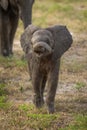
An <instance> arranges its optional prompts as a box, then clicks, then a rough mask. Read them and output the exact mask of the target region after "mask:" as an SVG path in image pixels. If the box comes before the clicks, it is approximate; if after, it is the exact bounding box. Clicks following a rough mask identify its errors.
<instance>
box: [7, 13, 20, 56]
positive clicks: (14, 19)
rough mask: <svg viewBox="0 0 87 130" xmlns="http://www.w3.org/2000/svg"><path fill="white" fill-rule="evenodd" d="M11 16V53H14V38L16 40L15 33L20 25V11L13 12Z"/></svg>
mask: <svg viewBox="0 0 87 130" xmlns="http://www.w3.org/2000/svg"><path fill="white" fill-rule="evenodd" d="M9 18H10V26H11V29H10V35H9V37H10V40H9V42H10V44H9V53H10V54H11V55H12V54H13V40H14V37H15V33H16V30H17V26H18V20H19V14H18V13H17V14H14V12H11V14H10V16H9Z"/></svg>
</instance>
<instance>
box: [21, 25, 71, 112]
mask: <svg viewBox="0 0 87 130" xmlns="http://www.w3.org/2000/svg"><path fill="white" fill-rule="evenodd" d="M71 44H72V36H71V34H70V33H69V31H68V29H67V28H66V27H65V26H58V25H56V26H52V27H49V28H45V29H42V28H39V27H35V26H33V25H29V26H28V27H27V28H26V30H25V32H24V33H23V34H22V36H21V46H22V48H23V50H24V52H25V54H26V57H27V61H28V67H29V74H30V77H31V79H32V85H33V89H34V100H33V101H34V104H35V105H36V107H37V108H40V107H42V106H43V104H44V98H43V93H44V89H45V86H47V97H46V104H47V107H48V112H49V113H53V112H54V100H55V94H56V89H57V83H58V76H59V67H60V58H61V56H62V54H63V53H64V52H65V51H67V50H68V49H69V48H70V46H71Z"/></svg>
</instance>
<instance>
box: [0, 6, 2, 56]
mask: <svg viewBox="0 0 87 130" xmlns="http://www.w3.org/2000/svg"><path fill="white" fill-rule="evenodd" d="M1 34H2V10H1V8H0V55H1V54H2V49H1V48H2V45H1V41H2V40H1Z"/></svg>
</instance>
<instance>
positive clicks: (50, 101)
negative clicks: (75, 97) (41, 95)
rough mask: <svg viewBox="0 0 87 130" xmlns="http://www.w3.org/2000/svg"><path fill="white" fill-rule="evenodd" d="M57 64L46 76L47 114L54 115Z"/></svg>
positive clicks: (57, 73)
mask: <svg viewBox="0 0 87 130" xmlns="http://www.w3.org/2000/svg"><path fill="white" fill-rule="evenodd" d="M58 75H59V63H57V64H56V65H55V67H54V68H53V69H52V70H51V71H50V72H49V74H48V81H47V89H48V91H47V97H46V103H47V107H48V112H49V113H54V100H55V94H56V89H57V84H58Z"/></svg>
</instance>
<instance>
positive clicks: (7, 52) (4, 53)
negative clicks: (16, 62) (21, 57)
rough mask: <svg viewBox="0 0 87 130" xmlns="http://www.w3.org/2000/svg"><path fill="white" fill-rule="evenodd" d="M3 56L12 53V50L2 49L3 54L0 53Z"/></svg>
mask: <svg viewBox="0 0 87 130" xmlns="http://www.w3.org/2000/svg"><path fill="white" fill-rule="evenodd" d="M2 55H3V56H4V57H7V56H12V55H13V52H12V51H7V50H5V49H4V50H3V54H2Z"/></svg>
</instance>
